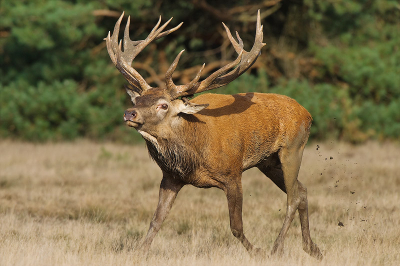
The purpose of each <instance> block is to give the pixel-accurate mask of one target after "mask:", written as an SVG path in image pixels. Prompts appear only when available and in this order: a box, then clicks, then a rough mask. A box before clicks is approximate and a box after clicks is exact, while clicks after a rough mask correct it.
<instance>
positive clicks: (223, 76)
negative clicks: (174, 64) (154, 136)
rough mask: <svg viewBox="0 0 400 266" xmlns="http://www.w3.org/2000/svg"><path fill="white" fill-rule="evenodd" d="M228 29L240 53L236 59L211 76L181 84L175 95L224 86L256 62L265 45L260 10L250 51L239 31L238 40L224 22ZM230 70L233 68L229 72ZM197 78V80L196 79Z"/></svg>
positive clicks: (228, 33)
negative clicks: (244, 46)
mask: <svg viewBox="0 0 400 266" xmlns="http://www.w3.org/2000/svg"><path fill="white" fill-rule="evenodd" d="M222 25H223V26H224V28H225V30H226V34H227V36H228V38H229V40H230V42H231V43H232V46H233V48H234V49H235V51H236V52H237V53H238V57H237V58H236V60H235V61H233V62H231V63H229V64H227V65H226V66H224V67H221V68H220V69H218V70H217V71H215V72H214V73H212V74H211V75H210V76H209V77H207V78H206V79H205V80H203V81H201V82H198V79H197V76H196V78H195V79H194V80H193V81H192V82H191V83H189V84H188V85H185V86H179V87H178V88H177V89H176V91H175V93H173V95H174V96H175V98H177V97H180V96H186V95H191V94H195V93H200V92H203V91H207V90H212V89H215V88H218V87H222V86H224V85H226V84H228V83H229V82H231V81H233V80H234V79H236V78H237V77H239V76H240V75H242V74H243V73H244V72H245V71H246V70H247V69H249V68H250V67H251V66H252V65H253V64H254V62H255V61H256V60H257V57H258V56H259V54H260V51H261V48H262V47H263V46H264V45H265V43H263V42H262V40H263V32H262V30H263V26H262V25H261V18H260V10H258V12H257V22H256V34H255V35H256V36H255V41H254V44H253V47H252V48H251V50H250V52H247V51H245V50H244V49H243V41H242V39H241V38H240V36H239V33H238V32H236V37H237V39H238V41H236V40H235V39H234V38H233V36H232V34H231V32H230V30H229V28H228V27H227V26H226V25H225V24H224V23H222ZM234 67H236V68H235V69H233V70H231V69H232V68H234ZM229 70H231V71H230V72H229V73H226V72H228V71H229ZM195 80H196V81H195Z"/></svg>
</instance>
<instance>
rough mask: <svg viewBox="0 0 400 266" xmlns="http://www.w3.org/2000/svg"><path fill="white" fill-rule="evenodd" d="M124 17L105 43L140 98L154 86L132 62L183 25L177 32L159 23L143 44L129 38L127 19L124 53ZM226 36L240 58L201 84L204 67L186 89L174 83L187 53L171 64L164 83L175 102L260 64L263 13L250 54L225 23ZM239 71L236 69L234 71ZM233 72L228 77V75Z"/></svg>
mask: <svg viewBox="0 0 400 266" xmlns="http://www.w3.org/2000/svg"><path fill="white" fill-rule="evenodd" d="M123 16H124V13H122V15H121V17H120V18H119V19H118V21H117V23H116V24H115V27H114V31H113V34H112V35H111V36H110V32H109V33H108V36H107V38H105V40H106V44H107V50H108V54H109V55H110V57H111V60H112V61H113V63H114V65H115V66H116V67H117V69H118V70H119V71H120V72H121V73H122V75H124V77H125V78H126V79H127V80H128V82H129V83H130V84H131V85H132V86H133V87H134V89H135V91H136V92H137V93H139V94H142V93H143V92H144V91H146V90H148V89H150V88H151V86H150V85H149V84H148V83H147V82H146V80H145V79H144V78H143V77H142V76H141V75H140V74H139V73H138V72H137V71H136V70H135V69H134V68H133V67H132V66H131V64H132V61H133V59H134V58H135V57H136V56H137V55H138V54H139V53H140V52H141V51H142V50H143V49H144V48H145V47H146V46H147V45H148V44H149V43H150V42H152V41H153V40H157V39H159V38H161V37H164V36H166V35H168V34H170V33H171V32H174V31H176V30H177V29H179V28H180V26H181V25H182V23H180V24H179V25H178V26H176V27H175V28H172V29H170V30H167V31H164V32H162V31H163V30H164V28H165V27H166V26H167V25H168V23H169V22H170V21H171V19H172V18H171V19H169V20H168V21H167V22H166V23H165V24H164V25H162V26H161V27H159V26H160V23H161V17H160V19H159V21H158V23H157V25H156V26H155V27H154V28H153V30H152V31H151V32H150V34H149V36H148V37H147V38H146V39H145V40H141V41H132V40H131V39H130V38H129V25H130V17H128V21H127V23H126V27H125V33H124V49H123V51H122V47H121V46H122V41H120V42H119V44H118V34H119V29H120V25H121V21H122V18H123ZM222 24H223V25H224V27H225V30H226V32H227V35H228V38H229V40H230V41H231V43H232V45H233V47H234V48H235V50H236V52H237V53H238V57H237V58H236V60H235V61H233V62H231V63H229V64H227V65H225V66H223V67H221V68H220V69H218V70H217V71H215V72H214V73H212V74H211V75H210V76H209V77H207V78H206V79H204V80H203V81H201V82H199V79H200V76H201V71H202V70H203V69H204V66H205V65H204V64H203V66H202V67H201V69H200V70H199V72H198V73H197V75H196V77H195V78H194V79H193V80H192V81H191V82H190V83H188V84H186V85H179V86H177V85H175V84H174V82H173V81H172V74H173V73H174V71H175V69H176V67H177V65H178V62H179V59H180V57H181V55H182V53H183V51H184V50H182V51H181V52H180V53H179V54H178V55H177V56H176V58H175V60H174V62H173V63H172V64H171V66H170V67H169V69H168V70H167V73H166V74H165V83H166V87H167V90H168V91H169V94H170V96H171V98H172V99H176V98H178V97H181V96H188V95H192V94H195V93H200V92H203V91H207V90H212V89H216V88H219V87H222V86H224V85H226V84H228V83H230V82H231V81H233V80H234V79H236V78H237V77H239V76H240V75H242V74H243V73H244V72H245V71H246V70H247V69H249V67H251V66H252V65H253V63H254V62H255V61H256V60H257V58H258V56H259V55H260V51H261V48H262V47H263V46H264V45H265V43H263V42H262V40H263V32H262V29H263V26H262V25H261V22H260V10H258V13H257V27H256V38H255V41H254V44H253V47H252V48H251V50H250V52H247V51H245V50H244V49H243V41H242V39H241V38H240V36H239V34H238V33H237V32H236V37H237V39H238V42H237V41H236V40H235V39H234V38H233V37H232V34H231V32H230V30H229V29H228V27H227V26H226V25H225V24H224V23H222ZM235 67H236V68H235ZM229 70H231V71H230V72H229V73H227V72H228V71H229Z"/></svg>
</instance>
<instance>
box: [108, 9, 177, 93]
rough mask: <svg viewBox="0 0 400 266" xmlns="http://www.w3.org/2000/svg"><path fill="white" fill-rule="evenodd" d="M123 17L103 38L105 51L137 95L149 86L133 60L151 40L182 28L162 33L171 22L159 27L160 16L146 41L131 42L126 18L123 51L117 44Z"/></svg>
mask: <svg viewBox="0 0 400 266" xmlns="http://www.w3.org/2000/svg"><path fill="white" fill-rule="evenodd" d="M123 17H124V12H123V13H122V14H121V16H120V17H119V19H118V21H117V23H116V24H115V26H114V31H113V33H112V35H111V36H110V32H109V33H108V35H107V37H106V38H105V40H106V44H107V51H108V53H109V55H110V58H111V60H112V62H113V63H114V65H115V66H116V67H117V69H118V70H119V71H120V72H121V73H122V74H123V75H124V77H125V78H126V79H127V80H128V82H129V83H130V84H131V85H132V86H134V87H135V88H136V89H137V92H138V93H140V94H141V93H142V92H143V91H146V90H148V89H150V88H151V86H150V85H149V84H147V82H146V80H145V79H144V78H143V77H142V76H141V75H140V74H139V73H138V72H137V71H136V70H135V69H134V68H132V66H131V64H132V61H133V59H134V58H135V57H136V56H137V55H138V54H139V53H140V52H141V51H142V50H143V49H144V48H145V47H146V46H147V45H148V44H149V43H150V42H152V41H153V40H155V39H159V38H161V37H164V36H166V35H168V34H170V33H171V32H174V31H176V30H177V29H179V28H180V27H181V26H182V23H180V24H179V25H178V26H176V27H174V28H172V29H170V30H167V31H165V32H162V31H163V30H164V29H165V27H166V26H167V25H168V23H169V22H170V21H171V20H172V18H171V19H169V20H168V21H167V22H166V23H164V24H163V25H162V26H161V27H160V24H161V16H160V18H159V20H158V22H157V24H156V25H155V26H154V28H153V29H152V30H151V32H150V34H149V35H148V36H147V38H146V39H144V40H140V41H132V40H131V39H130V37H129V26H130V17H128V20H127V23H126V27H125V31H124V42H123V51H122V47H121V43H118V35H119V30H120V26H121V22H122V18H123Z"/></svg>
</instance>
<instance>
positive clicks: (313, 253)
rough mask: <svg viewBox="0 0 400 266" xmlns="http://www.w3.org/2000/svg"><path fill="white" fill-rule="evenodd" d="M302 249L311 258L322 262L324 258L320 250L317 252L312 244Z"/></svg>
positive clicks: (316, 247)
mask: <svg viewBox="0 0 400 266" xmlns="http://www.w3.org/2000/svg"><path fill="white" fill-rule="evenodd" d="M303 249H304V251H305V252H307V253H308V254H310V256H311V257H314V258H316V259H317V260H322V259H323V258H324V256H323V255H322V253H321V250H319V248H318V246H317V245H315V244H314V243H311V245H310V246H307V247H304V248H303Z"/></svg>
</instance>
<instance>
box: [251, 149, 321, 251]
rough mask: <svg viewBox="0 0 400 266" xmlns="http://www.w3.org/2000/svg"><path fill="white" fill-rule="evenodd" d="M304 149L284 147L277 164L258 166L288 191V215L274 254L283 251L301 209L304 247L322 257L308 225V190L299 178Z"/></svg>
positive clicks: (281, 187) (282, 188) (283, 189)
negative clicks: (291, 226)
mask: <svg viewBox="0 0 400 266" xmlns="http://www.w3.org/2000/svg"><path fill="white" fill-rule="evenodd" d="M302 154H303V149H300V150H295V151H289V150H287V149H283V150H281V151H280V153H279V161H277V162H275V165H259V166H258V168H259V169H260V170H261V171H262V172H263V173H264V174H265V175H266V176H268V177H269V178H270V179H271V180H272V181H273V182H274V183H275V184H276V185H277V186H278V187H279V188H280V189H281V190H282V191H283V192H286V193H287V206H286V216H285V220H284V222H283V226H282V229H281V231H280V233H279V236H278V238H277V239H276V241H275V243H274V246H273V248H272V254H281V253H282V252H283V247H284V240H285V237H286V234H287V231H288V230H289V227H290V224H291V222H292V220H293V218H294V215H295V213H296V210H299V215H300V222H301V228H302V234H303V249H304V250H305V251H306V252H307V253H309V254H310V255H311V256H313V257H317V258H322V255H321V252H320V251H319V249H318V247H317V246H316V245H315V244H314V243H313V242H312V240H311V237H310V230H309V225H308V203H307V190H306V188H305V187H304V186H303V185H302V184H301V183H300V182H298V180H297V176H298V172H299V169H300V163H301V157H302Z"/></svg>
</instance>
